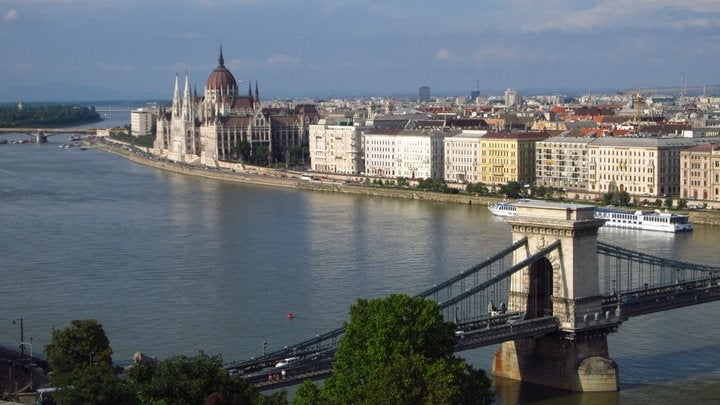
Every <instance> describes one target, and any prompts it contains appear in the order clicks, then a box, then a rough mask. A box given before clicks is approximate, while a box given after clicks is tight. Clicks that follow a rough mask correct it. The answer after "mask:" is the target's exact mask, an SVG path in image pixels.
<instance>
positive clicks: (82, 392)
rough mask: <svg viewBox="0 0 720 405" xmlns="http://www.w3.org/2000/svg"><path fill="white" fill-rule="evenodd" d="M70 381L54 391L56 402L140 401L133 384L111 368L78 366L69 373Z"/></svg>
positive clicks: (70, 404) (100, 403)
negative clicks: (121, 378) (120, 377)
mask: <svg viewBox="0 0 720 405" xmlns="http://www.w3.org/2000/svg"><path fill="white" fill-rule="evenodd" d="M68 383H69V384H64V385H63V386H62V387H61V389H59V390H58V391H56V392H54V393H53V398H54V399H55V400H56V402H58V403H61V404H67V405H88V404H94V405H114V404H125V405H133V404H138V403H139V402H138V400H137V397H136V395H135V391H134V390H133V388H132V387H131V385H130V384H128V383H126V382H125V381H123V380H120V379H118V377H117V375H116V374H115V372H114V371H113V370H112V369H109V368H104V367H98V366H93V367H85V368H77V369H75V370H74V371H73V372H72V373H71V374H70V375H69V378H68Z"/></svg>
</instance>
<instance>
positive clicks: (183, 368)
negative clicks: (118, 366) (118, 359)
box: [128, 352, 287, 404]
mask: <svg viewBox="0 0 720 405" xmlns="http://www.w3.org/2000/svg"><path fill="white" fill-rule="evenodd" d="M128 381H129V382H130V384H132V386H133V387H134V389H135V391H136V392H137V398H138V400H139V401H140V403H143V404H148V403H152V404H202V403H203V402H205V400H206V399H207V398H209V397H210V396H211V395H212V394H213V393H219V394H220V395H221V396H222V397H224V398H226V399H227V400H228V401H229V402H230V403H232V404H253V403H258V404H266V403H277V404H283V403H287V400H286V399H285V393H284V392H281V393H277V394H274V395H273V396H271V397H263V396H262V395H260V394H258V393H257V392H256V391H255V389H254V387H252V386H251V385H250V384H249V383H248V382H247V381H245V380H244V379H241V378H232V377H230V375H228V373H227V371H225V370H224V369H223V368H222V359H221V358H220V356H208V355H207V354H205V353H203V352H199V353H198V354H197V355H196V356H194V357H187V356H185V355H177V356H174V357H171V358H169V359H167V360H164V361H160V362H157V363H154V364H148V365H134V366H133V367H130V370H129V371H128Z"/></svg>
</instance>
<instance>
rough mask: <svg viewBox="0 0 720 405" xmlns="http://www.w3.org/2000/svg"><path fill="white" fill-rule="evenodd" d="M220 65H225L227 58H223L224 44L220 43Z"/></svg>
mask: <svg viewBox="0 0 720 405" xmlns="http://www.w3.org/2000/svg"><path fill="white" fill-rule="evenodd" d="M218 65H220V66H225V58H223V54H222V45H220V57H219V58H218Z"/></svg>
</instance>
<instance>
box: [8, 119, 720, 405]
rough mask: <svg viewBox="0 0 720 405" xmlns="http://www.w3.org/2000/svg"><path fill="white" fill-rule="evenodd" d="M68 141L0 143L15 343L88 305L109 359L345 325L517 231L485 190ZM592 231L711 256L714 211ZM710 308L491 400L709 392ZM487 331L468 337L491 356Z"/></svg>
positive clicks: (36, 344) (691, 397)
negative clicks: (214, 165) (283, 170)
mask: <svg viewBox="0 0 720 405" xmlns="http://www.w3.org/2000/svg"><path fill="white" fill-rule="evenodd" d="M125 114H127V113H125ZM96 126H97V125H96ZM13 136H15V137H22V135H10V137H13ZM65 141H66V139H65V138H64V137H62V136H52V137H50V140H49V142H48V143H47V144H39V145H37V144H21V145H15V144H5V145H0V224H1V229H2V232H1V233H0V252H1V253H2V256H0V257H1V261H0V263H2V264H1V265H0V276H1V277H2V283H0V303H1V308H2V312H1V313H0V343H2V344H5V345H8V346H17V345H18V343H19V338H20V330H19V325H18V324H17V323H16V324H13V320H15V319H17V318H21V317H22V318H23V325H24V330H23V333H24V337H25V341H26V342H30V343H31V344H32V350H34V351H35V352H39V351H41V350H42V348H43V347H44V345H46V344H47V343H49V340H50V337H51V333H52V329H53V328H66V327H68V326H69V324H70V321H71V320H73V319H88V318H92V319H97V320H98V321H99V322H100V323H101V324H102V325H103V327H104V329H105V331H106V333H107V335H108V338H109V339H110V344H111V346H112V348H113V350H114V355H113V358H114V359H115V360H117V361H122V360H126V359H130V358H131V356H132V354H133V353H134V352H136V351H143V352H145V353H147V354H150V355H154V356H158V357H160V358H165V357H167V356H171V355H173V354H180V353H183V354H188V355H193V354H195V353H197V351H198V350H203V351H205V352H206V353H209V354H221V355H222V356H223V359H224V360H225V361H233V360H242V359H246V358H249V357H251V356H256V355H258V354H260V353H262V350H263V349H264V348H266V349H267V350H268V351H271V350H275V349H278V348H281V347H283V346H284V345H290V344H293V343H296V342H298V341H300V340H304V339H307V338H310V337H313V336H315V335H316V334H321V333H324V332H327V331H329V330H332V329H335V328H337V327H339V326H341V325H342V322H343V321H344V320H346V319H347V311H348V309H349V306H350V305H351V304H353V303H354V302H355V300H356V299H357V298H359V297H363V298H371V297H379V296H384V295H387V294H390V293H394V292H407V293H410V294H414V293H417V292H419V291H421V290H423V289H425V288H426V287H428V286H430V285H432V284H434V283H437V282H439V281H442V280H445V279H447V278H449V277H450V276H453V275H456V274H457V273H459V272H461V271H462V270H464V269H467V268H469V267H471V266H473V265H474V264H476V263H478V262H480V261H481V260H483V259H484V258H485V257H487V256H489V255H491V254H493V253H495V252H497V251H498V250H500V249H501V248H503V247H505V246H507V245H508V244H509V243H510V238H511V236H510V228H509V226H508V225H507V224H505V223H504V222H503V221H502V220H501V219H499V218H497V217H494V216H492V215H491V214H490V213H489V211H488V210H487V208H485V207H482V206H470V205H454V204H443V203H430V202H423V201H413V200H396V199H390V198H379V197H370V196H354V195H346V194H339V193H334V194H333V193H321V192H304V191H297V190H288V189H279V188H270V187H263V186H255V185H247V184H239V183H234V182H227V181H217V180H209V179H201V178H195V177H190V176H184V175H180V174H175V173H169V172H164V171H161V170H157V169H153V168H150V167H145V166H141V165H137V164H134V163H132V162H129V161H127V160H125V159H123V158H120V157H117V156H115V155H112V154H108V153H105V152H103V151H100V150H94V149H88V150H80V149H79V148H69V149H61V148H58V146H59V145H60V144H62V143H64V142H65ZM600 240H602V241H605V242H608V243H614V244H620V245H623V246H626V247H629V248H631V249H635V250H643V251H647V252H650V253H653V254H658V255H663V256H667V257H674V258H680V259H684V260H689V261H693V262H700V263H708V264H716V263H719V262H720V251H719V250H718V249H717V246H718V243H719V242H720V229H718V228H713V227H709V226H702V225H696V229H695V231H694V232H692V233H688V234H679V235H667V234H662V233H652V232H631V231H617V230H605V229H602V230H601V231H600ZM288 313H292V314H293V315H294V318H293V319H288V318H287V317H286V314H288ZM718 313H720V303H717V302H716V303H711V304H704V305H699V306H696V307H690V308H685V309H679V310H672V311H667V312H664V313H659V314H654V315H647V316H643V317H638V318H633V319H631V320H630V321H628V322H627V323H625V324H623V325H621V326H620V328H619V330H618V332H617V333H615V334H613V335H611V336H610V337H609V338H608V341H609V345H610V354H611V357H612V358H613V359H614V360H615V361H616V362H617V363H618V365H619V372H620V379H621V389H620V391H619V392H618V393H603V394H567V393H558V392H555V391H553V390H548V389H533V388H532V387H525V386H523V388H522V389H518V387H517V385H516V384H512V383H506V382H502V383H501V384H500V383H499V384H498V397H499V399H498V403H502V404H512V403H527V404H530V403H553V404H555V403H567V404H571V403H572V404H574V403H585V404H594V403H598V404H601V403H602V404H605V403H623V404H634V403H654V404H665V403H667V404H670V403H677V402H680V401H682V402H683V403H685V402H687V403H717V401H718V397H719V396H720V349H719V348H720V320H719V317H718ZM495 349H496V347H490V348H484V349H478V350H474V351H470V352H464V353H461V355H462V356H463V357H465V358H466V359H468V361H470V362H472V363H473V364H474V365H475V366H476V367H479V368H485V369H489V367H490V358H491V356H492V353H493V351H494V350H495Z"/></svg>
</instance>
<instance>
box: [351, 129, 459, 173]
mask: <svg viewBox="0 0 720 405" xmlns="http://www.w3.org/2000/svg"><path fill="white" fill-rule="evenodd" d="M458 133H459V131H457V130H455V131H453V132H443V131H439V130H408V129H403V130H398V129H380V130H374V131H371V132H366V133H365V135H364V138H363V139H364V142H363V143H364V150H365V174H367V175H369V176H377V177H387V178H396V177H405V178H408V179H425V178H433V179H444V178H445V176H444V157H445V156H444V155H445V154H444V139H445V137H446V136H452V135H456V134H458Z"/></svg>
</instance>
